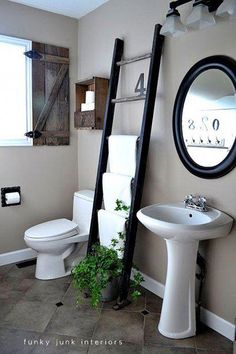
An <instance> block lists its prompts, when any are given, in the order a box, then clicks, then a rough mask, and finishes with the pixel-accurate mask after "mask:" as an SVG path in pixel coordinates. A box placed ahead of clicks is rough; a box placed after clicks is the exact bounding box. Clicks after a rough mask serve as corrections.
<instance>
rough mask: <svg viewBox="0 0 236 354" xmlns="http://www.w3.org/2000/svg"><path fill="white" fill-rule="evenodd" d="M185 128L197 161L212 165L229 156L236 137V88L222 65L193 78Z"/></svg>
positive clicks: (190, 151)
mask: <svg viewBox="0 0 236 354" xmlns="http://www.w3.org/2000/svg"><path fill="white" fill-rule="evenodd" d="M182 132H183V139H184V143H185V147H186V149H187V151H188V154H189V155H190V157H191V158H192V160H194V162H195V163H197V164H198V165H200V166H203V167H213V166H216V165H218V164H219V163H221V162H222V161H223V160H224V159H225V158H226V157H227V155H228V153H229V151H230V149H231V148H232V146H233V144H234V141H235V133H236V92H235V87H234V85H233V83H232V81H231V79H230V78H229V76H228V75H226V74H225V73H224V72H223V71H221V70H220V69H209V70H206V71H204V72H202V73H201V74H200V75H199V76H198V77H197V78H196V79H195V80H194V81H193V83H192V85H191V86H190V89H189V91H188V93H187V95H186V98H185V102H184V106H183V114H182Z"/></svg>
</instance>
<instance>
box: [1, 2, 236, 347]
mask: <svg viewBox="0 0 236 354" xmlns="http://www.w3.org/2000/svg"><path fill="white" fill-rule="evenodd" d="M23 3H24V1H22V4H20V3H17V2H14V1H7V0H0V34H2V35H7V36H13V37H20V38H25V39H30V40H33V41H35V42H41V43H42V42H43V43H48V44H52V45H56V46H61V47H65V48H69V52H70V144H69V145H67V146H26V147H21V146H20V147H16V146H14V147H13V146H11V147H3V146H1V147H0V161H1V169H0V186H1V188H2V187H9V186H20V187H21V195H22V203H21V205H19V206H14V207H7V208H1V212H0V225H1V228H0V259H1V260H3V263H1V264H3V265H4V264H5V266H3V267H0V269H2V271H1V272H0V274H1V275H0V277H1V278H0V281H1V279H2V277H3V275H2V272H5V271H7V272H8V269H9V272H10V273H11V274H10V273H9V278H10V279H12V283H11V286H10V285H9V287H10V290H9V291H7V290H6V289H5V294H6V295H5V297H3V300H2V302H1V311H2V309H4V311H2V315H1V313H0V319H1V324H0V329H1V345H2V346H3V344H4V346H3V348H4V350H3V353H8V352H11V353H12V352H14V350H12V349H11V346H10V343H11V342H12V345H14V343H15V345H16V347H18V348H22V349H21V353H28V352H31V351H32V352H33V351H35V352H41V351H42V350H44V351H46V349H45V348H46V343H45V341H46V340H50V339H51V340H52V339H53V336H54V338H55V336H56V335H58V337H57V338H59V337H60V336H61V337H63V338H61V339H64V340H66V339H73V336H75V334H74V332H73V331H72V332H70V331H68V332H64V336H63V335H62V334H63V332H60V330H58V331H56V332H54V331H51V332H47V333H46V334H45V333H44V329H45V327H46V326H47V325H48V323H46V322H47V321H46V320H45V322H44V326H42V328H41V327H40V328H39V329H40V330H39V332H38V330H37V326H36V327H35V328H36V330H34V328H33V326H32V331H33V332H34V334H35V333H40V335H38V336H35V337H33V335H32V336H30V335H29V331H30V329H29V328H31V327H28V329H26V327H25V328H24V327H23V328H18V329H17V328H15V326H14V325H13V326H12V327H11V326H10V327H9V326H5V327H4V324H3V320H4V318H3V317H6V316H8V314H9V312H10V311H12V309H13V306H15V305H16V301H21V299H19V297H18V296H21V295H22V293H23V292H26V291H29V290H30V289H29V288H30V287H31V286H34V287H35V292H36V291H38V296H37V299H38V300H37V301H38V302H37V304H38V306H39V310H37V311H42V315H41V316H40V317H41V318H43V317H44V315H45V313H46V312H47V313H51V315H53V314H52V312H53V311H54V308H53V309H52V307H51V304H50V301H53V306H55V305H54V303H60V302H62V303H63V306H60V307H58V311H59V310H61V311H62V313H63V314H64V316H66V310H63V308H67V309H68V311H67V313H68V314H70V316H71V322H73V321H74V322H76V320H75V319H74V307H73V306H71V305H70V294H71V296H72V290H71V288H69V290H68V291H67V295H66V300H65V301H62V298H63V296H64V293H65V289H67V288H68V287H67V285H68V282H66V280H65V279H64V280H60V281H55V283H53V285H51V286H50V289H51V290H50V291H51V292H50V294H51V295H50V296H51V298H52V299H53V300H48V303H45V302H44V301H41V300H42V297H43V291H45V294H46V292H49V290H48V285H43V284H41V283H40V284H41V290H40V287H39V286H37V287H36V285H35V283H34V281H35V279H34V272H33V269H34V266H29V267H25V268H21V269H16V270H15V269H12V268H11V266H10V264H8V263H7V262H9V261H8V260H7V261H6V257H5V256H4V255H5V254H7V253H10V252H13V253H12V255H13V263H14V262H18V261H23V260H27V259H29V258H31V254H30V253H28V251H25V250H26V245H25V242H24V232H25V230H26V229H28V228H29V227H31V226H33V225H37V224H39V223H42V222H45V221H48V220H53V219H58V218H62V217H63V218H67V219H70V220H71V218H72V201H73V194H74V192H75V191H78V190H83V189H94V186H95V181H96V173H97V164H98V156H99V149H100V142H101V136H102V130H80V129H76V128H74V111H75V89H74V85H75V83H76V82H77V81H78V80H80V79H86V78H88V77H92V76H98V77H104V78H109V75H110V66H111V60H112V52H113V46H114V40H115V38H116V37H119V38H122V39H123V40H124V42H125V46H124V56H125V57H126V58H129V57H134V56H138V55H142V54H144V53H148V52H150V48H151V45H152V38H153V30H154V26H155V24H157V23H161V24H163V22H164V20H165V16H166V13H167V11H168V4H169V2H168V1H166V0H149V1H142V0H119V1H118V0H109V1H107V2H105V3H104V4H103V5H102V6H100V7H97V8H96V9H94V10H93V11H91V12H89V13H88V14H86V15H85V16H82V17H81V18H79V20H78V19H76V18H73V16H70V17H67V16H63V15H60V14H58V13H52V12H47V11H45V10H40V9H37V8H35V7H30V6H25V5H23ZM25 3H26V2H25ZM39 3H40V2H39ZM191 7H192V4H191V3H189V4H186V5H184V6H182V7H181V9H180V12H181V18H182V19H183V22H184V20H185V18H186V17H187V15H188V14H189V12H190V11H191ZM235 31H236V22H235V21H233V20H232V21H230V20H225V19H217V23H216V24H215V25H214V26H211V27H208V28H206V29H203V30H191V31H189V32H187V33H185V34H184V35H182V36H179V37H177V38H169V37H168V38H165V42H164V48H163V54H162V61H161V67H160V75H159V82H158V89H157V95H156V101H155V110H154V115H153V125H152V134H151V140H150V148H149V155H148V161H147V170H146V178H145V184H144V191H143V198H142V206H147V205H151V204H155V203H163V202H166V203H169V202H174V201H183V199H184V197H185V196H186V195H188V194H190V193H192V194H194V193H197V194H203V195H204V196H206V198H207V201H208V202H209V204H210V205H212V206H213V207H214V208H217V209H219V210H223V211H224V212H226V213H227V214H229V215H231V216H232V217H233V218H234V219H235V218H236V209H235V197H236V191H235V187H234V181H235V176H236V169H234V170H232V171H231V172H229V173H228V174H226V175H224V176H222V177H220V178H213V179H205V178H199V177H197V176H196V175H194V174H192V173H190V172H189V171H188V170H187V169H186V168H185V167H184V165H183V164H182V162H181V160H180V158H179V156H178V154H177V151H176V147H175V143H174V138H173V130H172V116H173V107H174V102H175V98H176V94H177V91H178V89H179V86H180V84H181V82H182V80H183V78H184V76H185V75H186V73H187V72H188V71H189V69H190V68H191V67H192V66H193V65H194V64H196V63H197V62H198V61H199V60H201V59H203V58H206V57H208V56H212V55H226V56H228V57H231V58H233V59H236V49H235V45H234V43H235ZM141 73H144V80H145V81H144V85H145V87H146V84H147V75H148V61H142V62H137V63H135V64H133V65H132V66H127V67H124V68H122V70H121V75H120V84H119V87H118V96H119V97H120V96H128V95H131V94H134V88H135V85H136V83H137V80H138V78H139V75H140V74H141ZM142 109H143V102H133V103H128V104H120V105H117V107H116V111H115V118H117V119H115V120H114V127H113V133H114V134H130V135H136V134H138V132H139V129H140V124H141V119H142ZM235 236H236V231H235V228H233V229H232V231H231V233H230V235H229V236H227V237H225V238H219V239H217V240H211V241H203V242H201V244H200V250H201V252H202V255H203V256H204V258H205V259H206V261H207V276H206V280H205V283H204V288H203V296H202V307H203V308H204V309H205V310H207V311H205V312H204V311H203V316H204V320H205V324H206V325H207V326H209V327H210V328H211V331H213V330H215V331H216V332H214V335H213V334H212V338H213V339H211V335H210V334H209V333H212V332H207V331H208V330H206V334H205V337H204V334H202V337H201V338H202V339H197V338H198V336H196V338H195V339H193V340H192V339H188V340H183V341H182V340H177V341H176V340H174V341H171V340H167V339H160V338H159V337H158V340H159V339H160V343H161V344H160V343H159V342H158V340H157V339H155V333H156V329H155V327H156V322H157V318H158V313H159V312H160V309H159V307H160V304H159V302H158V301H160V300H158V298H156V297H155V298H154V295H153V293H155V294H156V295H159V296H160V297H162V295H163V289H164V288H163V285H164V284H165V279H166V269H167V254H166V245H165V242H164V240H162V239H160V238H157V237H156V236H155V235H154V234H153V233H151V232H149V231H148V230H147V229H146V228H144V227H143V226H142V225H141V224H140V225H139V228H138V233H137V239H136V246H135V255H134V261H135V263H136V264H137V266H138V267H139V269H140V270H141V272H142V273H143V274H145V275H146V278H145V282H144V284H143V286H144V288H145V287H148V286H149V290H150V293H148V296H147V297H146V298H145V299H144V300H143V298H142V299H140V300H138V303H137V305H133V304H132V305H131V306H134V307H132V308H131V310H129V307H128V306H127V307H126V309H125V310H124V311H117V312H115V311H109V310H107V311H108V312H107V313H106V316H107V317H106V318H105V320H106V321H107V322H106V323H105V324H104V328H105V325H106V331H105V332H104V333H103V335H101V333H100V339H103V340H104V341H105V340H109V339H116V340H117V341H119V340H122V341H123V342H124V343H123V345H122V346H121V347H119V348H118V347H115V346H114V345H113V346H112V348H108V347H107V346H106V345H103V346H100V347H99V348H95V347H94V346H92V345H90V348H87V347H86V348H85V346H84V347H83V348H80V349H79V350H77V351H75V352H81V353H83V352H87V349H88V352H89V353H90V352H91V353H93V352H94V353H96V352H98V353H99V352H101V353H105V352H106V351H108V350H112V351H111V352H114V353H119V352H124V353H125V352H126V351H131V352H134V353H142V352H143V353H152V352H153V353H159V352H160V353H165V352H166V353H168V352H176V353H177V352H178V353H188V352H189V353H201V352H204V351H205V353H208V352H214V351H215V352H219V353H230V352H232V342H233V341H234V338H233V336H232V333H233V331H234V329H235V318H236V297H235V291H236V278H235V269H236V258H235V251H236V238H235ZM15 251H19V252H15ZM14 257H16V258H14ZM17 257H18V258H17ZM10 262H11V261H10ZM7 264H8V265H7ZM4 276H5V275H4ZM17 279H21V280H22V281H21V285H20V286H21V287H20V288H19V286H18V285H17ZM62 279H63V278H62ZM13 283H14V284H13ZM46 283H47V282H46ZM148 284H149V285H148ZM54 292H55V293H56V294H54ZM11 294H12V298H13V300H12V303H11V304H9V302H10V300H7V297H8V296H9V298H10V295H11ZM39 294H41V300H39V299H40V296H39ZM47 294H48V293H47ZM36 295H37V294H36ZM32 296H33V295H32ZM48 297H49V295H48ZM0 299H1V297H0ZM154 299H155V301H154ZM31 300H32V298H31ZM142 301H146V303H147V304H149V307H148V306H147V307H146V308H147V309H149V310H150V313H151V315H150V314H148V315H146V316H144V320H145V322H146V324H145V327H146V336H144V335H143V334H142V335H141V334H140V333H141V329H140V327H141V324H140V323H139V322H138V324H137V323H136V322H135V321H137V317H138V316H139V315H140V314H139V312H138V311H139V310H143V308H145V306H144V304H143V303H142V305H140V302H142ZM26 302H27V301H25V306H26ZM28 302H30V301H28ZM42 304H43V305H42ZM66 306H67V307H66ZM135 306H137V307H138V311H135ZM152 307H153V309H151V308H152ZM23 309H25V312H27V311H28V312H31V311H33V309H32V308H30V309H31V310H30V311H29V309H27V306H26V307H23V306H22V311H23ZM132 309H133V310H132ZM8 310H9V312H7V311H8ZM37 311H35V310H34V312H32V313H34V314H35V315H36V314H37ZM63 311H64V312H63ZM113 312H114V314H113ZM152 312H153V315H152ZM108 313H109V315H108ZM86 316H88V317H89V318H88V319H86V321H87V322H89V323H91V322H94V323H95V322H96V321H97V313H95V314H94V313H91V312H90V311H88V313H87V315H86V312H84V315H83V319H85V317H86ZM112 316H117V323H118V324H119V325H118V326H117V327H119V326H120V324H121V323H122V318H124V319H125V320H126V321H127V323H128V325H127V324H126V326H127V328H126V331H128V327H129V328H131V330H132V328H133V330H132V331H133V332H135V331H136V333H138V334H139V338H137V335H134V334H133V333H130V331H131V330H130V331H128V334H127V335H126V333H125V331H122V333H121V334H120V333H119V331H118V329H117V328H116V327H114V326H113V322H116V320H115V319H114V317H112ZM122 316H123V317H122ZM140 316H141V315H140ZM142 316H143V315H142ZM148 316H149V317H148ZM67 319H68V322H69V315H68V316H67ZM49 320H50V319H49ZM49 320H48V322H49ZM86 321H85V320H84V324H85V323H86ZM45 323H46V324H45ZM96 323H97V322H96ZM107 323H108V324H107ZM76 325H77V324H76ZM132 326H133V327H132ZM58 327H60V324H59V323H58ZM101 327H102V326H101ZM111 327H112V330H113V332H112V331H109V328H111ZM111 332H112V333H111ZM58 333H59V334H58ZM60 333H61V335H60ZM82 333H83V334H82V335H81V337H80V340H81V341H86V340H90V337H89V335H88V334H86V331H85V330H84V331H83V332H82ZM95 333H96V332H95ZM109 335H110V336H111V337H110V338H109ZM215 336H216V337H215ZM68 337H69V338H68ZM13 338H15V339H14V341H13ZM94 338H95V339H96V337H94ZM24 339H26V340H34V339H35V340H36V339H37V340H39V339H41V340H44V345H41V347H40V344H38V346H36V345H34V346H29V345H28V346H27V345H25V346H24ZM228 341H230V343H229V342H228ZM13 342H14V343H13ZM2 343H3V344H2ZM39 343H40V342H39ZM80 344H81V343H80ZM163 347H164V349H163ZM84 348H85V349H84ZM40 350H41V351H40ZM73 350H75V349H73V347H72V346H69V345H68V347H65V346H64V347H63V346H62V348H59V346H57V347H55V346H54V347H53V346H52V347H51V349H50V351H48V352H50V353H53V352H55V353H56V352H64V353H67V352H73ZM80 350H81V351H80ZM168 350H169V351H168ZM207 350H208V351H207ZM0 351H1V350H0ZM18 352H19V351H18Z"/></svg>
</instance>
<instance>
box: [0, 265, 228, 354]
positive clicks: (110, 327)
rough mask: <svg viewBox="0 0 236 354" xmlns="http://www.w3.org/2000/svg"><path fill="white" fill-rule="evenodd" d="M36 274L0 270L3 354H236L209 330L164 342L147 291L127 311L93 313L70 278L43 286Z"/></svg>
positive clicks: (154, 300) (106, 308)
mask: <svg viewBox="0 0 236 354" xmlns="http://www.w3.org/2000/svg"><path fill="white" fill-rule="evenodd" d="M34 271H35V266H28V267H25V268H18V267H17V266H15V265H11V266H4V267H0V353H1V354H28V353H34V354H36V353H49V354H54V353H58V354H60V353H63V354H66V353H70V354H75V353H81V354H83V353H89V354H106V353H110V354H113V353H114V354H119V353H122V354H126V353H129V354H159V353H160V354H174V353H179V354H193V353H195V354H200V353H201V354H210V353H211V354H232V353H233V344H232V342H231V341H229V340H227V339H226V338H224V337H222V336H221V335H219V334H218V333H216V332H214V331H212V330H210V329H209V328H204V329H203V330H202V332H201V333H200V334H198V335H197V336H196V337H194V338H189V339H185V340H171V339H168V338H165V337H163V336H161V335H160V334H159V333H158V331H157V329H156V327H157V322H158V320H159V316H160V310H161V303H162V300H161V299H160V298H158V297H157V296H155V295H153V294H152V293H150V292H149V291H147V290H143V295H142V296H141V297H140V298H139V299H138V301H137V302H136V303H132V304H131V305H129V306H128V307H126V308H125V309H123V310H120V311H114V310H112V304H111V303H106V304H104V305H103V306H102V307H101V308H100V309H99V310H92V309H91V308H90V307H89V305H88V299H85V300H84V302H83V303H82V304H81V305H80V306H79V307H76V305H75V302H76V295H75V291H74V289H73V286H72V284H71V278H70V277H66V278H61V279H57V280H52V281H40V280H37V279H35V278H34ZM143 310H146V311H145V312H144V314H143V313H142V311H143Z"/></svg>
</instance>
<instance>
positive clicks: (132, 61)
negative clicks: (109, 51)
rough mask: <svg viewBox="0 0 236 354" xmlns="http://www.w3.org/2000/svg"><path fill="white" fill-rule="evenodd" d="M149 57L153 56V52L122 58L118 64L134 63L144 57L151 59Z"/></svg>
mask: <svg viewBox="0 0 236 354" xmlns="http://www.w3.org/2000/svg"><path fill="white" fill-rule="evenodd" d="M149 58H151V53H147V54H143V55H139V56H137V57H134V58H130V59H125V60H121V61H118V62H117V63H116V64H117V65H118V66H122V65H126V64H131V63H134V62H135V61H139V60H144V59H149Z"/></svg>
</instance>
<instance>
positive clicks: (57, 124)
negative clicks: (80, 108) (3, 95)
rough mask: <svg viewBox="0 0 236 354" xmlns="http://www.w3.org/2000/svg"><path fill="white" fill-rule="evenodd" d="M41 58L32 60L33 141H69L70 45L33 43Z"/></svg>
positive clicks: (36, 142)
mask: <svg viewBox="0 0 236 354" xmlns="http://www.w3.org/2000/svg"><path fill="white" fill-rule="evenodd" d="M32 50H33V51H37V53H39V54H40V59H33V60H32V99H33V102H32V105H33V130H38V131H40V132H41V133H42V136H41V137H40V138H37V139H36V138H35V139H34V145H69V130H70V125H69V122H70V117H69V49H67V48H62V47H56V46H53V45H48V44H43V43H36V42H33V43H32Z"/></svg>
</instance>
